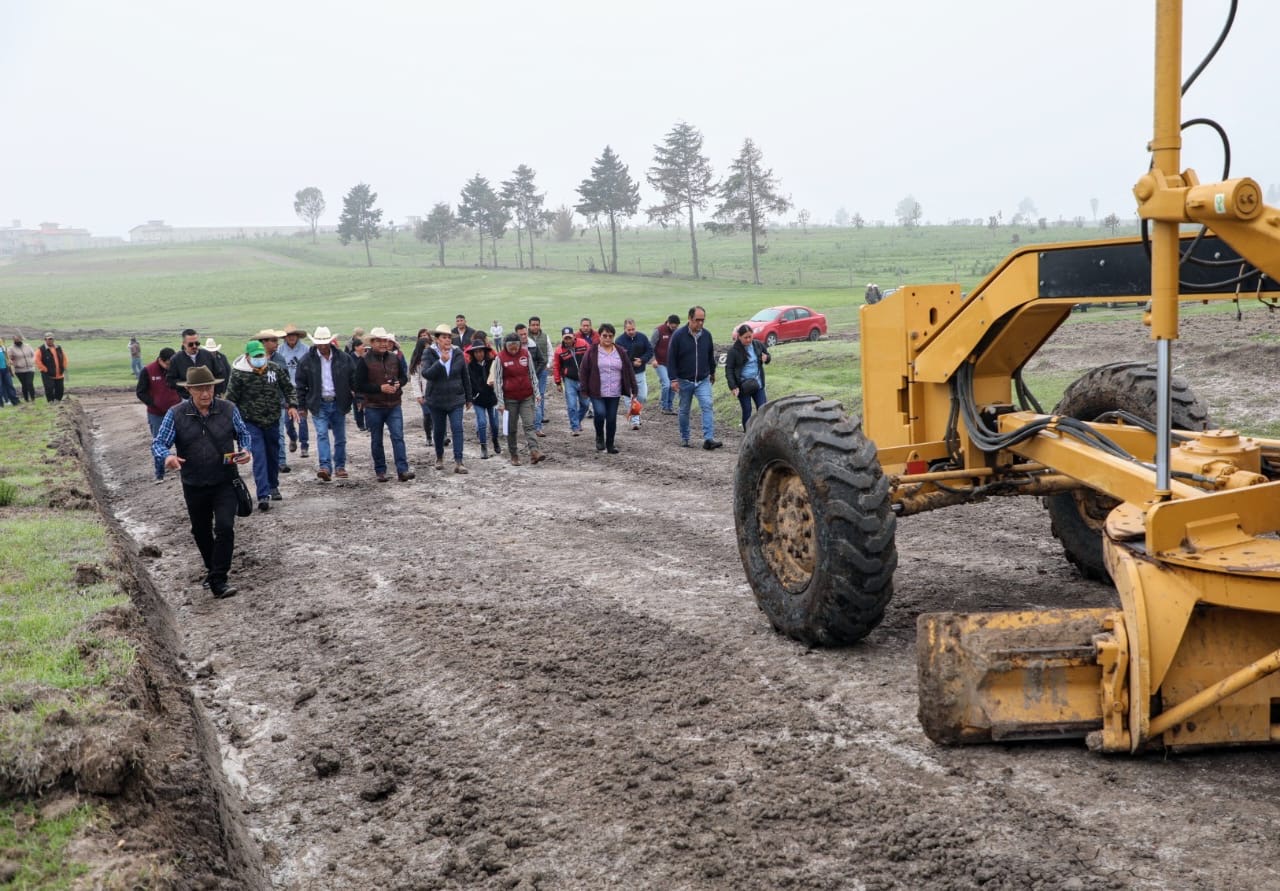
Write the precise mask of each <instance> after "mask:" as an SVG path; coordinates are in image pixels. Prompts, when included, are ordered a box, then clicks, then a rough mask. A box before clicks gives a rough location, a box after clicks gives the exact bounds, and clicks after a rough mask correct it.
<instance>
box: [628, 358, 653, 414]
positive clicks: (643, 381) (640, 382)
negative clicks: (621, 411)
mask: <svg viewBox="0 0 1280 891" xmlns="http://www.w3.org/2000/svg"><path fill="white" fill-rule="evenodd" d="M636 398H637V399H639V400H640V404H641V405H644V404H645V402H646V401H647V400H648V399H649V376H648V375H647V374H645V366H643V365H642V366H640V367H639V368H637V369H636ZM630 408H631V407H630V406H629V405H628V406H627V409H628V410H630Z"/></svg>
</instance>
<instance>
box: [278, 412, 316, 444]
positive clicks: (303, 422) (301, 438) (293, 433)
mask: <svg viewBox="0 0 1280 891" xmlns="http://www.w3.org/2000/svg"><path fill="white" fill-rule="evenodd" d="M284 418H285V430H286V431H287V432H288V434H289V439H290V440H297V441H298V442H300V443H302V447H303V448H304V449H305V448H307V447H308V446H309V445H311V436H310V435H309V432H308V430H307V419H306V418H298V426H297V427H296V428H295V427H294V426H293V421H290V420H289V416H288V415H285V416H284Z"/></svg>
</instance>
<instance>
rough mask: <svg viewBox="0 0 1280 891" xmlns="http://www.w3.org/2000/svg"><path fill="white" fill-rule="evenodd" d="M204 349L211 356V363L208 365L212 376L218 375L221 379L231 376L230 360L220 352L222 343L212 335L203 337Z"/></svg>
mask: <svg viewBox="0 0 1280 891" xmlns="http://www.w3.org/2000/svg"><path fill="white" fill-rule="evenodd" d="M204 351H205V352H206V353H208V354H209V355H210V356H212V357H213V365H212V366H210V370H211V371H213V376H214V377H220V378H222V379H223V380H227V379H229V378H230V377H231V360H230V359H228V358H227V357H226V355H225V354H224V353H223V352H222V344H220V343H218V342H217V341H216V340H214V339H213V338H212V337H206V338H205V339H204Z"/></svg>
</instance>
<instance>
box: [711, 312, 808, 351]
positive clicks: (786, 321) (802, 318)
mask: <svg viewBox="0 0 1280 891" xmlns="http://www.w3.org/2000/svg"><path fill="white" fill-rule="evenodd" d="M743 324H745V325H750V326H751V330H752V332H753V334H752V336H753V337H754V338H755V339H756V340H762V341H764V344H765V346H773V345H774V344H775V343H777V342H778V341H780V340H817V339H818V338H819V337H821V336H822V335H824V334H826V333H827V317H826V316H824V315H823V314H822V313H820V312H814V311H813V310H812V309H809V307H807V306H771V307H769V308H768V309H762V310H760V311H759V312H758V313H756V314H755V315H754V316H752V317H751V318H749V319H747V321H746V322H744V323H743ZM733 330H734V331H737V330H738V326H737V325H734V326H733ZM730 342H731V343H732V341H730Z"/></svg>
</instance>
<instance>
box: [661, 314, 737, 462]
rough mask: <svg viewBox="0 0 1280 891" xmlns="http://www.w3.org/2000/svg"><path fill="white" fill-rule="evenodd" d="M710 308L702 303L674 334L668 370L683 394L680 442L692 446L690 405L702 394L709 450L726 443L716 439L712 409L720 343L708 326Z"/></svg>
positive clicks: (674, 387)
mask: <svg viewBox="0 0 1280 891" xmlns="http://www.w3.org/2000/svg"><path fill="white" fill-rule="evenodd" d="M706 324H707V311H706V310H705V309H703V308H702V307H701V306H695V307H693V308H692V309H690V310H689V323H688V324H687V325H684V326H682V327H681V328H680V330H678V331H676V333H675V334H673V335H672V336H671V345H670V347H668V349H667V374H668V375H669V376H670V378H671V389H672V390H673V391H674V392H675V393H676V394H677V395H678V396H679V397H680V444H681V445H683V446H684V447H685V448H688V447H689V445H690V443H689V408H690V406H691V405H692V403H693V398H694V397H695V396H696V397H698V409H699V411H700V412H701V413H702V447H703V448H704V449H706V450H707V451H708V452H709V451H711V450H712V449H718V448H720V446H722V445H724V443H722V442H720V441H719V440H717V439H716V428H715V416H714V415H713V414H712V411H711V387H712V385H714V384H715V382H716V346H715V344H714V343H713V342H712V340H711V332H710V331H707V330H705V327H706Z"/></svg>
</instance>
